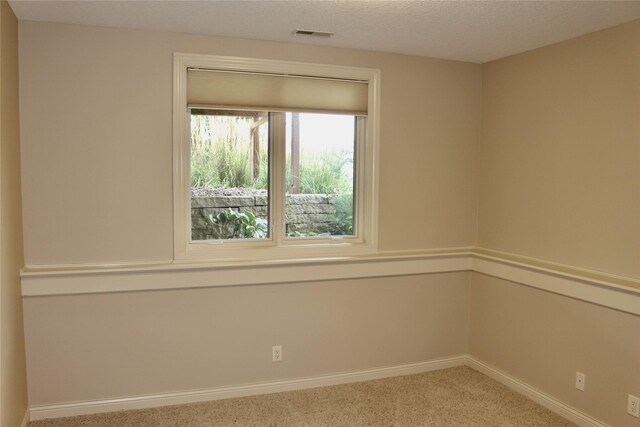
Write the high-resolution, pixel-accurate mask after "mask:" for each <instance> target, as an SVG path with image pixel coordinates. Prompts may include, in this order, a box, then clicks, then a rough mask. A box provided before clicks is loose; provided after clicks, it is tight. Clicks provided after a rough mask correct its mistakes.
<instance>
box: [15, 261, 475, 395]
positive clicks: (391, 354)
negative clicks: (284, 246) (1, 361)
mask: <svg viewBox="0 0 640 427" xmlns="http://www.w3.org/2000/svg"><path fill="white" fill-rule="evenodd" d="M468 314H469V273H452V274H435V275H424V276H405V277H398V278H384V279H359V280H345V281H339V282H315V283H294V284H286V285H263V286H246V287H245V286H235V287H228V288H208V289H192V290H176V291H155V292H133V293H118V294H104V295H78V296H68V297H43V298H27V299H26V300H25V319H26V320H25V321H26V325H25V327H26V329H27V331H28V334H27V357H28V366H29V388H30V394H29V400H30V404H31V405H43V404H53V403H61V402H72V401H79V400H91V399H104V398H115V397H123V396H133V395H137V394H151V393H160V392H175V391H181V390H193V389H203V388H211V387H216V386H224V385H237V384H243V383H254V382H258V381H269V380H276V379H284V378H297V377H306V376H315V375H321V374H329V373H336V372H346V371H353V370H362V369H366V368H373V367H380V366H387V365H396V364H400V363H410V362H420V361H425V360H429V359H433V358H440V357H446V356H451V355H456V354H462V353H466V351H467V342H468ZM277 344H280V345H282V346H283V355H284V361H283V362H282V363H275V364H274V363H272V362H271V346H272V345H277Z"/></svg>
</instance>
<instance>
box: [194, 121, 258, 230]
mask: <svg viewBox="0 0 640 427" xmlns="http://www.w3.org/2000/svg"><path fill="white" fill-rule="evenodd" d="M268 141H269V123H268V116H267V113H264V112H258V111H222V110H192V111H191V239H192V240H221V239H222V240H224V239H251V238H253V239H264V238H267V237H269V226H268V218H269V194H268V188H269V185H268V183H269V148H268V147H269V142H268Z"/></svg>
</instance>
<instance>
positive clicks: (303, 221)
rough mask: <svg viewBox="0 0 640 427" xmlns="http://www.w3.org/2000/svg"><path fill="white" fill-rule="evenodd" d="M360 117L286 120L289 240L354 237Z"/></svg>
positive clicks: (296, 116) (306, 115) (297, 116)
mask: <svg viewBox="0 0 640 427" xmlns="http://www.w3.org/2000/svg"><path fill="white" fill-rule="evenodd" d="M355 141H356V117H355V116H349V115H336V114H315V113H287V114H286V153H287V154H286V169H287V170H286V183H285V185H286V202H285V224H286V230H285V233H286V236H287V237H292V238H296V237H323V236H353V235H354V217H355V215H354V198H353V195H354V192H353V189H354V177H355V175H354V165H355V157H354V156H355Z"/></svg>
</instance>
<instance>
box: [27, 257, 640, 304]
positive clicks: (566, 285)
mask: <svg viewBox="0 0 640 427" xmlns="http://www.w3.org/2000/svg"><path fill="white" fill-rule="evenodd" d="M456 271H474V272H477V273H481V274H486V275H489V276H493V277H497V278H500V279H504V280H509V281H511V282H515V283H519V284H523V285H527V286H531V287H534V288H537V289H542V290H545V291H549V292H554V293H557V294H560V295H565V296H568V297H571V298H576V299H580V300H583V301H587V302H590V303H594V304H599V305H602V306H605V307H609V308H613V309H616V310H620V311H624V312H627V313H631V314H635V315H640V280H637V279H632V278H621V277H619V276H614V275H609V274H604V273H600V272H592V271H588V270H583V269H577V268H574V267H570V266H563V265H560V264H552V263H544V262H542V261H538V260H531V259H527V258H523V257H517V256H515V255H510V254H509V255H508V254H500V253H494V252H489V251H486V250H480V249H471V248H452V249H441V250H431V251H405V252H401V251H398V252H393V251H390V252H379V253H376V254H371V255H366V256H351V257H327V258H309V259H305V258H301V259H289V260H285V261H281V260H253V261H251V260H247V261H245V262H231V261H225V262H218V263H194V262H191V263H187V262H174V263H172V262H170V261H167V262H164V263H162V262H160V263H159V262H155V263H146V264H120V265H85V266H28V267H25V268H24V269H23V271H22V296H23V297H37V296H46V295H72V294H91V293H109V292H131V291H149V290H162V289H188V288H203V287H216V286H238V285H243V286H253V285H264V284H274V283H295V282H315V281H326V280H344V279H356V278H368V277H390V276H406V275H414V274H430V273H449V272H456Z"/></svg>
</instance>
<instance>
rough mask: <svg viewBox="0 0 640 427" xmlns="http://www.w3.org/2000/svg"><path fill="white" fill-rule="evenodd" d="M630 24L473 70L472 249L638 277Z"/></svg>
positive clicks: (637, 146) (639, 127) (639, 118)
mask: <svg viewBox="0 0 640 427" xmlns="http://www.w3.org/2000/svg"><path fill="white" fill-rule="evenodd" d="M638 40H640V21H634V22H632V23H629V24H625V25H621V26H618V27H614V28H611V29H608V30H604V31H600V32H597V33H592V34H589V35H586V36H583V37H579V38H577V39H572V40H569V41H566V42H563V43H558V44H555V45H551V46H547V47H543V48H540V49H536V50H533V51H530V52H526V53H523V54H520V55H515V56H512V57H509V58H505V59H501V60H498V61H494V62H491V63H488V64H484V65H483V103H482V111H483V122H482V129H483V130H482V147H481V163H480V164H481V166H480V168H481V174H480V175H481V179H480V188H481V189H480V210H479V212H480V214H479V232H478V236H479V243H480V246H482V247H485V248H490V249H496V250H501V251H506V252H512V253H516V254H519V255H526V256H531V257H536V258H541V259H545V260H550V261H554V262H559V263H564V264H569V265H573V266H577V267H584V268H588V269H593V270H599V271H603V272H608V273H613V274H618V275H622V276H627V277H635V278H640V220H639V218H640V190H639V189H640V142H639V141H640V72H639V71H638V70H640V43H639V42H638Z"/></svg>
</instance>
